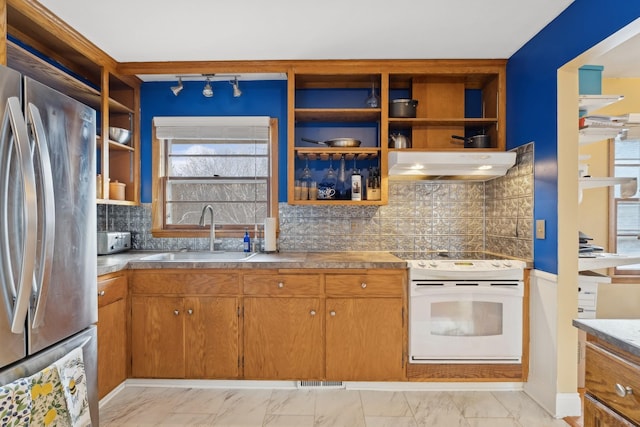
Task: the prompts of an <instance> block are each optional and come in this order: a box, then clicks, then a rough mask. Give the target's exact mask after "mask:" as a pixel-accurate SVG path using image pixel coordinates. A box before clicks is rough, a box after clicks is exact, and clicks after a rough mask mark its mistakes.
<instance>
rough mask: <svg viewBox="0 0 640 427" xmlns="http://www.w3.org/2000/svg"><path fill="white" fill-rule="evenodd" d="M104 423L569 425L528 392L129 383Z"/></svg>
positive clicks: (113, 426)
mask: <svg viewBox="0 0 640 427" xmlns="http://www.w3.org/2000/svg"><path fill="white" fill-rule="evenodd" d="M100 426H103V427H121V426H122V427H124V426H126V427H142V426H174V427H178V426H224V427H258V426H264V427H307V426H308V427H410V426H413V427H418V426H429V427H568V424H567V423H565V422H564V421H563V420H558V419H554V418H552V417H551V416H549V415H548V414H547V413H546V412H545V411H544V410H543V409H542V408H540V407H539V406H538V405H537V404H536V403H535V402H534V401H533V400H531V399H530V398H529V397H528V396H527V395H526V394H525V393H524V392H521V391H494V392H489V391H482V392H469V391H459V392H458V391H369V390H366V391H365V390H360V391H359V390H343V389H340V390H326V389H311V390H309V389H302V390H295V389H291V390H290V389H273V390H271V389H216V388H198V389H196V388H166V387H141V386H127V387H126V388H124V389H123V390H122V391H120V392H119V393H118V394H117V395H115V396H114V397H113V398H112V399H111V400H109V401H108V402H106V403H105V404H104V405H103V406H102V408H101V409H100Z"/></svg>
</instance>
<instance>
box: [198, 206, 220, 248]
mask: <svg viewBox="0 0 640 427" xmlns="http://www.w3.org/2000/svg"><path fill="white" fill-rule="evenodd" d="M207 211H209V212H210V213H211V228H210V229H209V250H210V251H211V252H213V251H214V250H215V242H216V226H215V224H214V223H213V206H211V205H206V206H205V207H203V208H202V214H201V215H200V227H204V216H205V214H206V213H207Z"/></svg>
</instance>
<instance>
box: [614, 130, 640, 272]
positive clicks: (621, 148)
mask: <svg viewBox="0 0 640 427" xmlns="http://www.w3.org/2000/svg"><path fill="white" fill-rule="evenodd" d="M613 147H614V148H613V150H614V155H613V159H614V175H615V176H616V177H624V178H636V179H640V139H636V140H619V139H618V138H616V139H615V141H614V143H613ZM624 188H625V187H624V186H620V185H616V186H615V187H614V192H613V193H614V194H613V210H614V212H613V218H614V220H615V226H614V230H615V240H614V245H615V246H614V248H615V252H616V253H619V254H623V255H632V256H640V240H638V239H639V238H640V193H639V192H638V190H637V188H636V192H635V194H633V195H631V197H625V198H622V194H621V193H622V191H623V189H624ZM615 273H616V274H620V275H640V264H634V265H624V266H620V267H617V268H616V269H615Z"/></svg>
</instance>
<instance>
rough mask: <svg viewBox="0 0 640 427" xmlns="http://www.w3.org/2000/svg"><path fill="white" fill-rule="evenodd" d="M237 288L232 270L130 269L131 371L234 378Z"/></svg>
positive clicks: (237, 355) (148, 375)
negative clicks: (193, 271) (191, 271)
mask: <svg viewBox="0 0 640 427" xmlns="http://www.w3.org/2000/svg"><path fill="white" fill-rule="evenodd" d="M238 289H239V276H238V275H237V274H233V273H224V272H217V273H207V272H195V273H185V272H156V271H145V270H141V271H136V272H135V273H133V274H132V294H133V295H132V298H131V339H132V344H131V358H132V366H131V371H132V376H133V377H136V378H197V379H231V378H238V377H239V376H240V367H239V364H240V347H239V333H240V330H239V316H240V298H239V296H238V295H237V294H238Z"/></svg>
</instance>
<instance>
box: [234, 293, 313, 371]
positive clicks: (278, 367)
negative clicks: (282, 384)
mask: <svg viewBox="0 0 640 427" xmlns="http://www.w3.org/2000/svg"><path fill="white" fill-rule="evenodd" d="M323 311H324V310H323V301H322V300H321V299H320V298H277V297H273V298H259V297H251V298H245V300H244V330H245V334H244V340H245V344H244V376H245V378H248V379H298V380H299V379H322V377H323V375H324V357H323V355H324V348H323V346H322V343H323V341H324V340H323V326H324V316H323Z"/></svg>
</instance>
